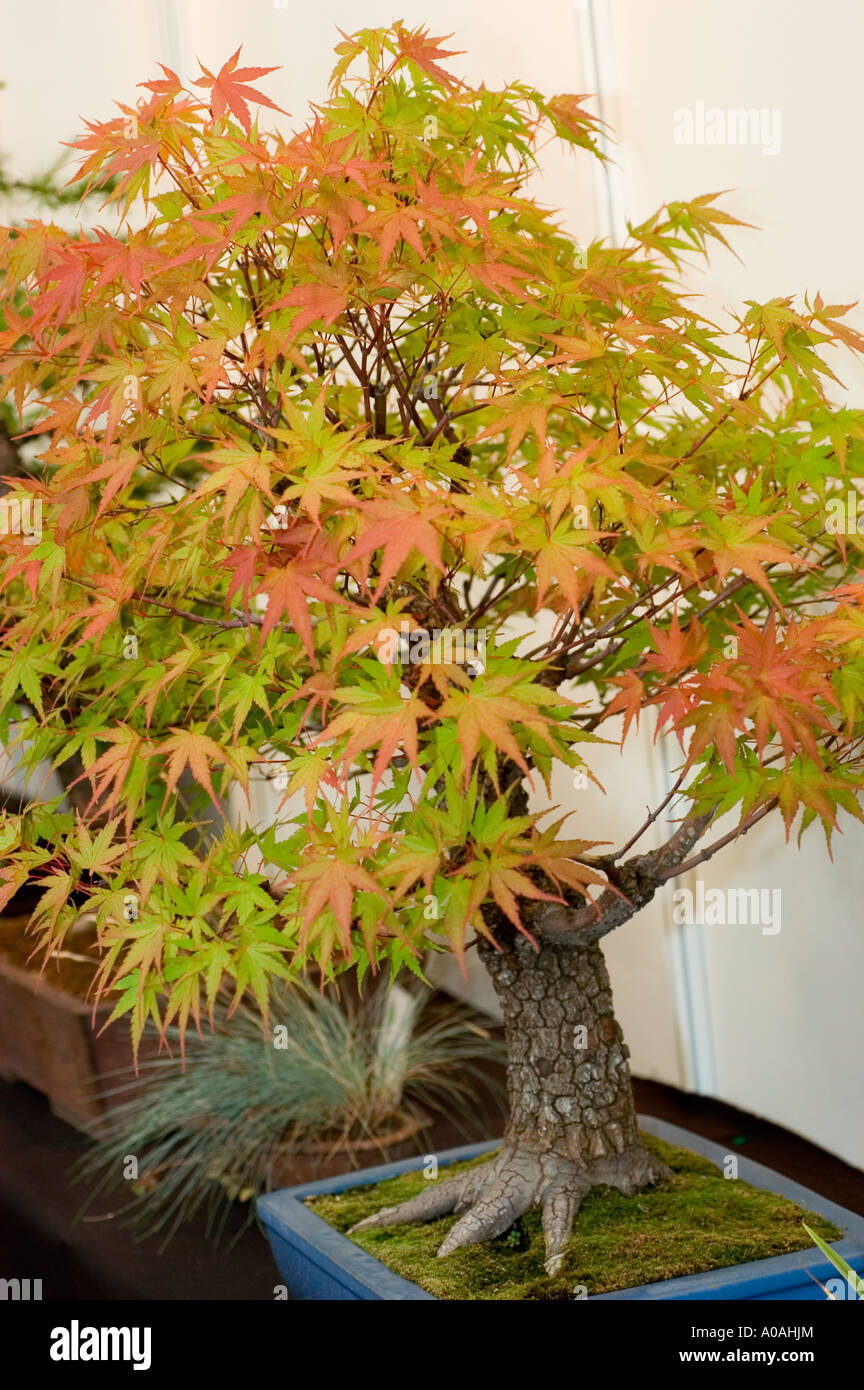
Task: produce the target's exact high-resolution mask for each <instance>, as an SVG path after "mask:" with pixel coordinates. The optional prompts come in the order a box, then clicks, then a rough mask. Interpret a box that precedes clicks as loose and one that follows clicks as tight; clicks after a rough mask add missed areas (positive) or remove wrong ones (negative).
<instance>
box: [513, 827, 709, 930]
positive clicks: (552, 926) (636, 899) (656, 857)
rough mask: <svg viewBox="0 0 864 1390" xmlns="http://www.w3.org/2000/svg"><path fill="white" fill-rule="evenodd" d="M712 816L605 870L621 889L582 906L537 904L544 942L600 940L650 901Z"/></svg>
mask: <svg viewBox="0 0 864 1390" xmlns="http://www.w3.org/2000/svg"><path fill="white" fill-rule="evenodd" d="M713 819H714V812H713V811H708V812H706V813H705V814H704V815H701V816H692V817H691V818H690V819H689V820H686V821H684V822H683V824H682V825H680V826H679V827H678V829H677V830H676V831H675V834H674V835H672V836H671V837H670V838H669V839H668V840H667V841H666V843H665V844H664V845H660V847H659V848H658V849H652V850H649V851H648V853H647V854H636V855H634V856H633V857H632V858H631V859H626V860H625V861H624V863H623V864H621V865H620V866H619V867H618V868H617V869H613V868H612V867H611V864H610V867H608V868H607V874H608V877H609V880H610V882H611V883H613V884H614V886H615V888H617V889H618V892H615V891H614V889H613V888H607V889H605V890H604V891H603V892H602V893H601V894H600V897H599V898H598V899H597V901H596V902H593V903H586V905H585V906H584V907H576V908H574V907H562V906H561V905H560V904H559V903H549V904H544V905H543V906H541V907H539V908H538V909H537V911H536V913H535V916H534V918H533V921H532V930H533V931H534V933H535V935H538V936H539V937H540V938H541V939H542V940H543V941H544V942H547V943H549V944H552V943H554V942H557V943H558V944H560V945H561V946H568V945H569V946H583V945H584V946H587V945H590V944H591V943H592V942H594V941H599V940H600V939H601V937H604V936H606V935H607V933H609V932H610V931H613V930H614V929H615V927H620V926H621V925H622V924H623V923H624V922H628V921H629V920H630V918H631V917H633V916H635V914H636V913H637V912H639V911H640V909H641V908H643V907H645V905H646V904H647V903H649V902H650V901H651V899H652V898H653V897H654V894H655V893H656V892H657V889H658V888H661V887H662V886H663V884H664V883H665V882H666V880H667V879H668V878H671V877H672V875H673V873H674V871H675V869H676V868H677V867H678V866H679V865H680V864H682V863H684V861H685V860H686V858H687V856H688V854H689V853H690V851H691V849H692V848H693V846H694V845H695V844H696V843H697V841H698V840H700V839H701V838H702V836H703V835H704V834H705V831H706V830H707V829H708V826H709V825H710V824H711V822H712V820H713ZM622 894H623V895H624V896H623V897H622V896H621V895H622Z"/></svg>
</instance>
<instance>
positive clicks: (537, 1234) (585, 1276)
mask: <svg viewBox="0 0 864 1390" xmlns="http://www.w3.org/2000/svg"><path fill="white" fill-rule="evenodd" d="M642 1138H643V1139H644V1141H645V1144H646V1146H647V1147H648V1148H649V1149H650V1150H651V1151H652V1152H653V1153H656V1154H657V1155H658V1156H659V1157H660V1158H661V1159H662V1160H663V1162H664V1163H666V1164H667V1165H668V1166H669V1167H670V1168H671V1169H672V1171H673V1174H674V1176H673V1177H672V1178H671V1179H669V1180H667V1181H666V1182H663V1183H660V1184H658V1185H657V1186H656V1187H654V1188H652V1189H651V1190H650V1191H647V1192H642V1193H639V1194H638V1195H637V1196H634V1197H625V1196H622V1195H621V1193H619V1192H616V1191H614V1190H613V1189H611V1188H605V1187H599V1188H595V1189H594V1191H592V1192H591V1193H589V1195H588V1196H587V1197H586V1198H585V1201H584V1202H583V1203H582V1206H581V1208H580V1209H579V1211H578V1213H577V1215H576V1218H575V1220H574V1223H573V1234H572V1236H571V1239H570V1246H569V1250H568V1253H567V1257H566V1259H565V1262H564V1268H563V1270H562V1272H561V1274H560V1275H558V1276H557V1277H556V1278H554V1279H550V1278H548V1277H547V1275H546V1274H545V1272H544V1269H543V1235H542V1231H541V1229H540V1213H539V1211H538V1210H536V1209H535V1210H533V1211H531V1212H529V1213H528V1214H527V1215H526V1216H524V1217H522V1219H521V1220H520V1221H519V1222H518V1223H517V1224H516V1225H515V1226H513V1227H511V1229H510V1230H509V1231H507V1232H506V1233H505V1234H504V1235H503V1236H500V1237H499V1238H498V1239H497V1240H494V1241H490V1242H489V1243H488V1244H486V1245H472V1246H467V1247H465V1248H463V1249H461V1250H456V1251H454V1253H453V1254H452V1255H448V1256H447V1257H446V1258H445V1259H443V1260H438V1259H436V1258H435V1252H436V1250H437V1248H438V1246H439V1245H440V1244H441V1242H442V1240H443V1239H444V1236H445V1235H446V1233H447V1232H448V1231H449V1229H450V1227H451V1226H452V1225H453V1223H454V1222H455V1220H456V1217H454V1216H447V1217H443V1218H441V1220H439V1221H431V1222H429V1223H428V1224H426V1225H422V1226H408V1225H402V1226H390V1227H387V1228H385V1229H382V1230H374V1229H373V1230H365V1231H359V1232H358V1233H357V1234H356V1235H355V1236H352V1237H351V1239H352V1240H354V1241H355V1242H356V1243H357V1245H359V1246H361V1247H362V1248H363V1249H364V1250H367V1251H368V1252H369V1254H370V1255H374V1256H375V1258H376V1259H378V1260H381V1262H382V1263H383V1264H385V1265H388V1266H389V1267H390V1269H393V1270H395V1271H396V1273H397V1274H401V1275H402V1276H403V1278H405V1279H410V1280H411V1281H412V1282H413V1283H415V1284H419V1285H420V1287H421V1288H423V1289H425V1290H426V1291H427V1292H428V1293H431V1294H434V1295H435V1296H436V1298H451V1299H475V1298H477V1299H572V1298H573V1297H574V1296H583V1295H582V1293H581V1290H582V1288H584V1289H585V1290H586V1291H587V1293H588V1294H589V1295H590V1294H599V1293H609V1292H611V1291H612V1290H613V1289H625V1288H631V1287H632V1286H633V1285H635V1284H649V1283H652V1282H654V1281H656V1280H659V1279H673V1278H676V1277H678V1276H680V1275H684V1274H698V1273H700V1272H702V1271H704V1270H708V1269H722V1268H723V1267H724V1266H727V1265H736V1264H744V1263H746V1262H747V1261H749V1260H761V1259H767V1258H768V1257H769V1256H770V1255H783V1254H786V1252H787V1251H790V1250H803V1249H806V1248H807V1247H808V1246H809V1245H810V1244H811V1242H810V1239H809V1237H808V1235H807V1233H806V1232H805V1231H804V1230H803V1229H802V1226H801V1222H802V1220H806V1221H807V1224H808V1225H810V1226H812V1227H813V1229H814V1230H815V1231H817V1232H818V1233H819V1235H821V1236H822V1237H823V1239H825V1240H829V1241H832V1240H838V1239H839V1238H840V1236H841V1234H842V1232H841V1231H839V1230H838V1229H837V1228H836V1227H835V1226H832V1225H831V1223H830V1222H828V1221H825V1220H823V1219H822V1217H819V1216H816V1215H814V1213H813V1212H807V1211H804V1210H803V1209H802V1208H801V1207H798V1206H796V1205H795V1203H794V1202H790V1201H787V1200H786V1199H785V1198H783V1197H777V1196H775V1195H774V1194H773V1193H771V1192H765V1191H764V1190H763V1189H761V1188H757V1187H750V1186H749V1185H748V1184H747V1183H745V1182H742V1181H741V1180H740V1179H731V1178H724V1176H723V1174H722V1173H721V1171H720V1169H719V1168H716V1167H715V1166H714V1164H713V1163H710V1162H709V1161H708V1160H707V1159H705V1158H700V1157H699V1155H698V1154H694V1153H691V1152H690V1151H689V1150H688V1149H678V1148H674V1147H673V1146H672V1145H670V1144H664V1143H663V1142H662V1141H661V1140H659V1139H655V1138H653V1137H652V1136H651V1135H648V1134H644V1135H643V1136H642ZM485 1162H488V1155H484V1156H483V1158H481V1159H474V1160H472V1163H471V1164H467V1163H460V1164H454V1165H453V1166H452V1167H448V1168H442V1169H441V1174H440V1178H439V1179H438V1180H439V1181H440V1180H441V1178H444V1177H445V1176H447V1175H448V1174H450V1173H456V1172H459V1171H460V1170H461V1169H463V1168H466V1167H470V1166H473V1165H474V1164H476V1163H485ZM426 1181H428V1179H425V1178H424V1177H423V1173H422V1171H420V1172H414V1173H406V1174H404V1175H403V1176H402V1177H399V1178H391V1179H389V1181H387V1182H383V1183H379V1184H378V1185H377V1186H375V1187H362V1188H359V1187H358V1188H352V1189H350V1190H349V1191H347V1192H342V1193H338V1194H336V1195H333V1196H323V1197H314V1198H310V1199H309V1201H308V1203H307V1205H308V1206H309V1207H310V1208H311V1209H312V1210H313V1211H314V1212H316V1213H317V1214H318V1215H319V1216H321V1217H323V1218H324V1220H325V1221H328V1222H329V1223H330V1225H331V1226H334V1227H335V1228H336V1230H337V1231H342V1232H346V1231H347V1230H348V1228H349V1227H350V1226H353V1225H354V1223H355V1222H357V1221H360V1220H361V1219H362V1218H363V1217H364V1216H370V1215H371V1214H372V1213H373V1212H375V1211H378V1210H379V1209H380V1208H381V1207H387V1206H393V1205H395V1204H396V1203H397V1202H402V1201H404V1200H405V1199H406V1198H408V1197H413V1196H414V1195H415V1193H417V1192H419V1191H420V1190H421V1189H422V1188H423V1186H424V1183H425V1182H426Z"/></svg>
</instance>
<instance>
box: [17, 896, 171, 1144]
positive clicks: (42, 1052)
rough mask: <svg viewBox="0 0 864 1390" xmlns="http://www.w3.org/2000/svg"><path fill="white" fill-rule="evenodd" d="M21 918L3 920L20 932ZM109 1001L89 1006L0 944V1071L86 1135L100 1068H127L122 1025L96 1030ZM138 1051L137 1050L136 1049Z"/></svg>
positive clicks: (96, 1104)
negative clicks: (44, 1098)
mask: <svg viewBox="0 0 864 1390" xmlns="http://www.w3.org/2000/svg"><path fill="white" fill-rule="evenodd" d="M28 920H29V919H28V918H27V917H26V916H25V917H22V918H20V919H18V918H9V917H7V918H4V919H3V927H4V928H5V929H8V930H10V931H11V932H15V931H20V934H21V936H22V937H23V935H24V930H25V928H26V925H27V921H28ZM112 1008H113V1003H108V1002H107V1001H106V1002H105V1003H104V1004H101V1005H99V1006H97V1008H96V1010H95V1012H94V1009H93V1005H92V1003H88V1002H87V1001H86V1000H85V999H83V998H81V997H80V996H79V995H77V994H75V993H73V992H71V991H70V990H67V989H61V988H59V987H58V985H57V984H56V983H55V982H54V980H53V979H51V978H47V977H46V975H44V974H40V973H39V970H38V966H35V967H33V968H30V967H28V966H22V965H21V964H19V963H18V961H17V960H11V959H9V957H8V955H5V954H4V953H3V951H2V950H0V1077H2V1079H3V1080H4V1081H26V1082H27V1084H28V1085H29V1086H33V1087H34V1088H35V1089H36V1090H37V1091H41V1092H42V1094H43V1095H44V1096H47V1098H48V1101H49V1103H50V1105H51V1109H52V1110H53V1112H54V1114H55V1115H57V1116H59V1117H60V1119H62V1120H66V1122H67V1123H68V1124H71V1125H74V1126H75V1128H76V1129H82V1130H84V1131H85V1132H87V1133H93V1132H94V1131H97V1130H98V1126H99V1120H100V1118H101V1117H102V1116H103V1115H104V1113H105V1111H106V1110H107V1109H108V1108H109V1102H107V1101H106V1100H105V1099H104V1098H103V1097H102V1096H100V1093H99V1092H100V1088H102V1087H106V1088H107V1087H112V1086H116V1085H117V1084H118V1082H119V1080H120V1078H119V1077H115V1076H111V1077H110V1079H108V1074H109V1073H111V1072H115V1071H117V1070H118V1069H119V1068H129V1069H130V1072H131V1069H132V1066H133V1058H132V1046H131V1043H130V1040H129V1025H128V1022H126V1021H125V1020H124V1019H118V1020H117V1022H116V1023H114V1024H112V1025H111V1027H110V1028H107V1029H105V1031H104V1032H101V1031H100V1030H101V1029H102V1028H103V1026H104V1024H105V1022H106V1020H107V1019H108V1018H109V1016H110V1014H111V1010H112ZM143 1051H144V1049H142V1053H143Z"/></svg>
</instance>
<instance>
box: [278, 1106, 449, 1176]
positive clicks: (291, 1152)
mask: <svg viewBox="0 0 864 1390" xmlns="http://www.w3.org/2000/svg"><path fill="white" fill-rule="evenodd" d="M431 1123H432V1121H431V1119H430V1117H429V1116H428V1115H418V1116H415V1117H414V1118H413V1119H411V1120H408V1121H407V1122H406V1123H405V1124H403V1125H400V1127H399V1128H398V1129H394V1130H391V1131H390V1132H389V1133H388V1134H382V1135H378V1136H376V1137H375V1138H372V1139H349V1140H346V1141H344V1142H339V1143H338V1144H337V1143H336V1142H335V1141H334V1140H327V1139H323V1140H316V1141H315V1142H314V1143H311V1144H306V1145H305V1146H304V1147H303V1148H300V1149H294V1148H289V1147H288V1146H287V1145H286V1146H285V1151H284V1155H282V1154H280V1155H278V1156H277V1158H276V1161H275V1163H274V1166H273V1173H272V1181H271V1186H272V1187H273V1188H277V1187H286V1186H289V1185H291V1184H296V1183H301V1182H315V1181H316V1180H317V1179H318V1178H333V1177H336V1176H337V1175H338V1174H340V1173H346V1172H353V1171H354V1170H355V1169H357V1168H364V1167H369V1166H370V1164H371V1165H377V1164H379V1163H395V1162H396V1161H397V1160H398V1159H401V1158H412V1157H413V1156H414V1155H415V1154H420V1153H422V1152H423V1145H422V1144H421V1143H420V1135H421V1134H422V1133H423V1132H424V1130H427V1129H428V1128H429V1126H430V1125H431Z"/></svg>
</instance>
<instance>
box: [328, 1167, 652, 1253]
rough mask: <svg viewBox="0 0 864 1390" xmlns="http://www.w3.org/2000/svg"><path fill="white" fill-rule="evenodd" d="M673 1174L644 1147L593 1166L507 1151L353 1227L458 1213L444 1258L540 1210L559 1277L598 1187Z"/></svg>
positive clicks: (626, 1188)
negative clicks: (577, 1219)
mask: <svg viewBox="0 0 864 1390" xmlns="http://www.w3.org/2000/svg"><path fill="white" fill-rule="evenodd" d="M668 1176H669V1170H668V1169H667V1168H666V1167H665V1166H664V1165H663V1164H662V1163H661V1162H660V1161H659V1160H658V1159H656V1158H654V1157H653V1155H651V1154H650V1153H649V1152H648V1150H647V1149H645V1148H643V1146H642V1145H641V1144H637V1145H634V1146H632V1147H631V1148H627V1149H625V1150H624V1151H623V1152H622V1153H618V1154H612V1155H608V1156H604V1157H603V1158H598V1159H596V1160H594V1161H592V1162H590V1163H589V1164H587V1165H580V1164H576V1163H574V1162H572V1161H571V1160H570V1159H567V1158H561V1157H559V1156H558V1155H557V1154H551V1153H547V1154H537V1153H535V1152H533V1151H532V1150H530V1149H527V1148H520V1147H518V1146H515V1145H505V1147H504V1148H503V1149H501V1151H500V1152H499V1153H498V1154H496V1156H495V1157H494V1158H493V1159H492V1160H490V1162H489V1163H485V1164H483V1165H482V1166H480V1167H477V1168H469V1169H468V1170H467V1171H466V1172H464V1173H459V1174H458V1175H457V1176H456V1177H453V1178H448V1179H446V1180H445V1181H444V1182H441V1183H439V1182H437V1181H435V1182H433V1183H430V1186H429V1187H428V1188H427V1189H426V1190H425V1191H424V1192H421V1193H420V1194H419V1195H418V1196H417V1197H412V1198H411V1200H410V1201H408V1202H402V1203H401V1204H400V1205H399V1206H396V1207H385V1208H384V1210H383V1211H379V1212H377V1213H376V1214H375V1215H374V1216H368V1217H367V1218H366V1219H365V1221H360V1222H359V1223H358V1224H357V1225H356V1226H354V1227H353V1228H352V1229H353V1230H355V1231H359V1230H361V1229H363V1228H366V1227H370V1226H395V1225H398V1224H400V1223H403V1222H411V1221H433V1220H435V1219H436V1218H437V1217H440V1216H449V1215H450V1214H451V1213H454V1212H455V1213H456V1214H457V1215H459V1217H460V1219H459V1220H458V1221H457V1222H456V1224H455V1225H454V1226H452V1227H451V1229H450V1231H449V1232H448V1233H447V1237H446V1239H445V1240H444V1242H443V1244H442V1245H441V1248H440V1249H439V1251H438V1255H439V1257H441V1256H442V1255H449V1254H450V1253H451V1252H452V1251H453V1250H458V1249H459V1247H460V1246H463V1245H474V1244H477V1243H478V1242H480V1241H484V1240H493V1239H494V1238H495V1236H500V1235H503V1233H504V1232H505V1231H506V1230H508V1229H509V1228H510V1227H511V1226H512V1225H513V1223H514V1221H518V1219H519V1217H520V1216H522V1215H523V1213H524V1212H526V1211H527V1210H528V1208H529V1207H532V1206H534V1205H537V1206H539V1207H540V1208H541V1210H542V1220H543V1235H544V1238H545V1242H546V1272H547V1274H549V1275H554V1274H557V1273H558V1271H559V1270H560V1268H561V1264H562V1262H563V1259H564V1249H565V1246H566V1244H567V1241H568V1240H569V1238H570V1230H571V1226H572V1223H573V1217H574V1215H575V1213H576V1211H577V1210H578V1208H579V1205H580V1203H581V1202H582V1199H583V1197H584V1196H585V1194H586V1193H587V1192H588V1191H589V1190H590V1189H591V1188H592V1187H595V1186H597V1185H598V1184H600V1183H605V1184H607V1185H608V1186H610V1187H616V1188H617V1189H618V1190H619V1191H620V1192H627V1193H630V1192H638V1191H639V1190H640V1189H642V1188H644V1187H648V1186H650V1185H651V1183H654V1182H658V1181H660V1179H662V1178H665V1177H668ZM349 1234H350V1233H349Z"/></svg>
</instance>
